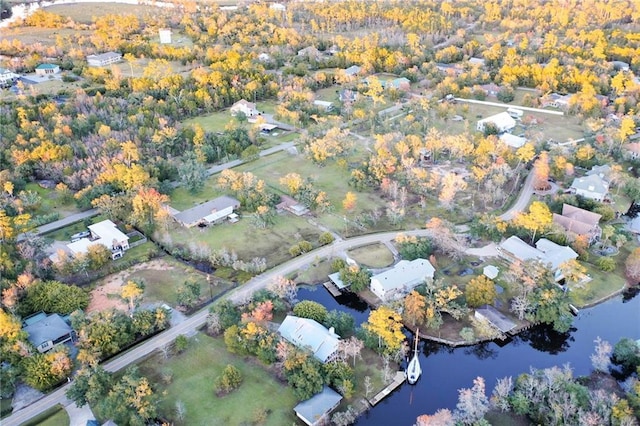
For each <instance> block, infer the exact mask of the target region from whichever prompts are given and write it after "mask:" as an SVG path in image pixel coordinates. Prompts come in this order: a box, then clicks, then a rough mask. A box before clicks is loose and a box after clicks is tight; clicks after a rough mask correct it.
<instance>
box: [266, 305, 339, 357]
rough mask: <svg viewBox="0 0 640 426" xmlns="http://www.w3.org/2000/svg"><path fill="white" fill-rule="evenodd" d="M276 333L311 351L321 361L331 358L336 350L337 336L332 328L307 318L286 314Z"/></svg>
mask: <svg viewBox="0 0 640 426" xmlns="http://www.w3.org/2000/svg"><path fill="white" fill-rule="evenodd" d="M278 333H279V334H280V335H281V336H282V337H283V338H284V339H285V340H286V341H288V342H289V343H291V344H293V345H295V346H297V347H299V348H306V349H309V350H310V351H311V353H312V354H313V356H314V357H316V358H317V359H318V360H320V361H321V362H328V361H330V360H332V359H333V358H334V356H335V354H336V352H337V350H338V342H339V341H340V336H338V335H337V334H336V333H335V332H334V331H333V328H332V329H327V328H326V327H324V326H323V325H322V324H320V323H318V322H317V321H314V320H312V319H309V318H300V317H296V316H294V315H287V317H286V318H285V319H284V321H282V324H280V327H278Z"/></svg>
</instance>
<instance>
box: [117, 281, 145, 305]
mask: <svg viewBox="0 0 640 426" xmlns="http://www.w3.org/2000/svg"><path fill="white" fill-rule="evenodd" d="M142 293H144V287H143V286H142V285H140V284H139V283H137V282H135V281H131V280H129V281H127V283H126V284H125V285H123V286H122V287H121V288H120V297H122V298H123V299H124V300H126V301H127V303H128V304H129V311H130V312H133V309H134V308H135V306H136V303H137V302H138V301H139V300H140V299H141V298H142Z"/></svg>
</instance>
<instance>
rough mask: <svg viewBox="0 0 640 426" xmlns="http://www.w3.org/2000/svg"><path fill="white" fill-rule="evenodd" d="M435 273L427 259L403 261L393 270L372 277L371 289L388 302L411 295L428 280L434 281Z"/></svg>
mask: <svg viewBox="0 0 640 426" xmlns="http://www.w3.org/2000/svg"><path fill="white" fill-rule="evenodd" d="M435 271H436V270H435V268H434V267H433V265H431V263H430V262H429V261H428V260H426V259H415V260H412V261H408V260H401V261H400V262H398V263H397V264H396V265H395V266H394V267H393V268H391V269H389V270H387V271H385V272H382V273H380V274H377V275H374V276H373V277H371V284H370V285H369V287H370V288H371V291H372V292H373V293H374V294H375V295H376V296H378V297H379V298H380V299H381V300H382V301H384V302H386V301H389V300H392V299H394V298H397V297H400V296H402V295H404V294H406V293H409V292H410V291H411V290H413V289H414V288H415V287H417V286H418V285H420V284H422V283H423V282H425V281H426V280H427V279H433V274H434V273H435Z"/></svg>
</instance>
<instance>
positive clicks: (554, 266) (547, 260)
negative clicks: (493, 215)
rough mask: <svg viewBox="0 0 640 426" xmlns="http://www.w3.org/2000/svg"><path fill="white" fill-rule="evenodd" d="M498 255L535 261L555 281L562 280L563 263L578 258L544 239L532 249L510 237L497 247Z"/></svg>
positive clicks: (518, 239) (565, 247)
mask: <svg viewBox="0 0 640 426" xmlns="http://www.w3.org/2000/svg"><path fill="white" fill-rule="evenodd" d="M498 253H499V254H500V256H502V257H503V258H505V259H507V260H510V261H515V260H520V261H522V262H525V261H527V260H537V261H539V262H541V263H542V264H543V265H545V266H546V267H547V268H549V270H550V271H551V272H553V273H554V274H555V279H556V281H559V280H561V279H562V278H563V276H562V273H561V272H560V270H559V267H560V265H562V264H563V263H564V262H566V261H568V260H572V259H577V258H578V253H576V252H575V251H573V249H571V247H567V246H561V245H559V244H556V243H554V242H553V241H550V240H547V239H546V238H540V239H539V240H538V242H536V246H535V247H532V246H530V245H529V244H527V243H525V242H524V241H522V240H521V239H520V238H518V237H516V236H515V235H514V236H511V237H509V238H507V239H506V240H504V241H503V242H502V243H500V245H499V246H498Z"/></svg>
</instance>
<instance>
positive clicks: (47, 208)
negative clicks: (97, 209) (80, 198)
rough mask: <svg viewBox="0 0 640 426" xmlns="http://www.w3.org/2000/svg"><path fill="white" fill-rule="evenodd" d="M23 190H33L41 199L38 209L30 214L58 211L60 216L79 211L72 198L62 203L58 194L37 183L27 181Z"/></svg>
mask: <svg viewBox="0 0 640 426" xmlns="http://www.w3.org/2000/svg"><path fill="white" fill-rule="evenodd" d="M25 191H32V192H35V193H37V194H38V195H39V196H40V198H41V199H42V202H41V203H40V208H38V210H37V211H36V212H35V213H33V214H32V216H38V215H42V214H51V213H60V216H61V217H62V216H69V215H72V214H75V213H79V212H80V209H78V207H77V206H76V204H75V202H74V201H73V200H71V201H69V202H67V203H64V204H63V203H61V202H60V200H59V199H58V196H57V194H56V192H55V191H54V190H52V189H46V188H43V187H41V186H40V185H38V184H37V183H34V182H32V183H28V184H27V186H26V187H25Z"/></svg>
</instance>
